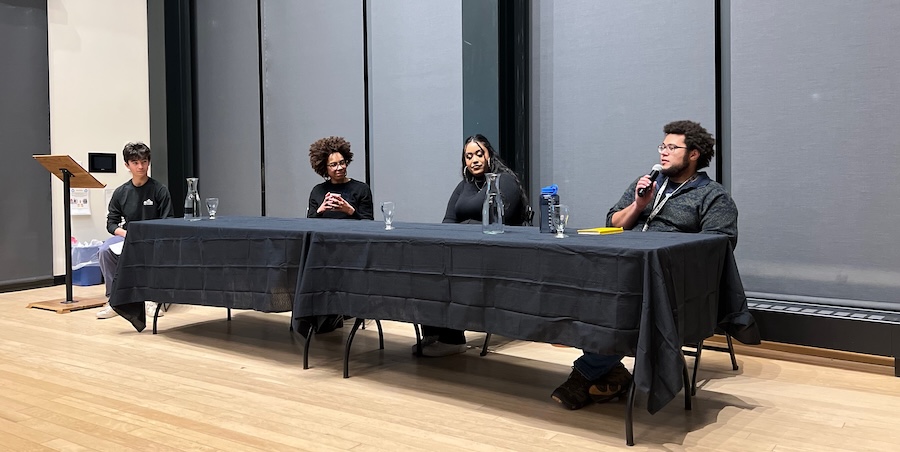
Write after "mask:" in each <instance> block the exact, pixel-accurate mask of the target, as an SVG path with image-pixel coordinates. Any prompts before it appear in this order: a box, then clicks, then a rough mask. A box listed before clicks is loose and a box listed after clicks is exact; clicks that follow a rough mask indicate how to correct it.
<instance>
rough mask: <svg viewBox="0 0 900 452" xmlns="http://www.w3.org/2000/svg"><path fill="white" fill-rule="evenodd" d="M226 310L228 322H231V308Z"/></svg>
mask: <svg viewBox="0 0 900 452" xmlns="http://www.w3.org/2000/svg"><path fill="white" fill-rule="evenodd" d="M227 309H228V321H229V322H230V321H231V308H227Z"/></svg>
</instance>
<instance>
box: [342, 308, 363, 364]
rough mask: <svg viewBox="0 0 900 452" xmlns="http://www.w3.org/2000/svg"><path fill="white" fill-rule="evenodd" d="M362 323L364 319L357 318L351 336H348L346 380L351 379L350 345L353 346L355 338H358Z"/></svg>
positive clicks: (345, 361) (345, 350) (345, 348)
mask: <svg viewBox="0 0 900 452" xmlns="http://www.w3.org/2000/svg"><path fill="white" fill-rule="evenodd" d="M362 323H363V319H360V318H357V319H356V322H353V329H351V330H350V335H349V336H347V345H346V346H345V347H344V378H350V345H351V344H353V336H356V331H357V330H358V329H359V325H360V324H362Z"/></svg>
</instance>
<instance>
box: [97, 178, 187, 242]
mask: <svg viewBox="0 0 900 452" xmlns="http://www.w3.org/2000/svg"><path fill="white" fill-rule="evenodd" d="M171 216H174V214H173V211H172V197H171V195H169V189H168V188H166V186H165V185H163V184H161V183H159V182H158V181H157V180H156V179H154V178H152V177H151V178H149V179H147V183H145V184H144V185H141V186H140V187H135V186H134V183H132V182H131V181H130V180H129V181H128V182H125V183H124V184H122V185H120V186H119V188H117V189H116V191H114V192H113V195H112V198H111V199H110V200H109V213H108V214H107V215H106V230H107V231H109V233H110V234H115V233H116V228H118V227H119V223H121V222H122V220H123V219H124V220H125V224H123V225H122V229H125V230H127V229H128V223H129V222H131V221H140V220H158V219H160V218H169V217H171Z"/></svg>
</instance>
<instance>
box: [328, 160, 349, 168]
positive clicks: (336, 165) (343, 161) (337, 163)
mask: <svg viewBox="0 0 900 452" xmlns="http://www.w3.org/2000/svg"><path fill="white" fill-rule="evenodd" d="M349 164H350V162H348V161H346V160H341V161H340V162H331V163H329V164H328V167H329V168H331V169H334V168H337V167H339V166H343V167H346V166H347V165H349Z"/></svg>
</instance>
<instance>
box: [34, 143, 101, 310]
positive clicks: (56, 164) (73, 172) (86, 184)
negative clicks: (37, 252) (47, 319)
mask: <svg viewBox="0 0 900 452" xmlns="http://www.w3.org/2000/svg"><path fill="white" fill-rule="evenodd" d="M33 157H34V159H35V160H37V161H38V163H40V164H41V165H42V166H43V167H44V168H46V169H47V171H50V172H51V173H53V174H54V175H55V176H56V177H58V178H59V179H60V180H62V181H63V206H64V210H65V214H64V217H63V218H64V221H65V229H66V230H65V234H66V235H65V238H64V240H63V243H65V247H66V299H65V300H63V301H44V302H40V303H32V304H31V305H29V306H28V307H30V308H41V309H50V310H52V311H56V312H68V311H74V310H76V309H85V308H92V307H95V306H100V305H102V304H104V303H105V302H106V300H103V301H98V300H85V301H75V299H74V297H73V296H72V216H71V214H72V206H71V201H70V198H71V192H70V189H72V188H104V187H106V184H103V183H101V182H100V181H98V180H97V179H96V178H94V176H92V175H91V173H89V172H87V171H85V169H84V168H82V167H81V165H79V164H78V163H77V162H76V161H75V160H73V159H72V157H70V156H68V155H34V156H33ZM60 305H63V306H60Z"/></svg>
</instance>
